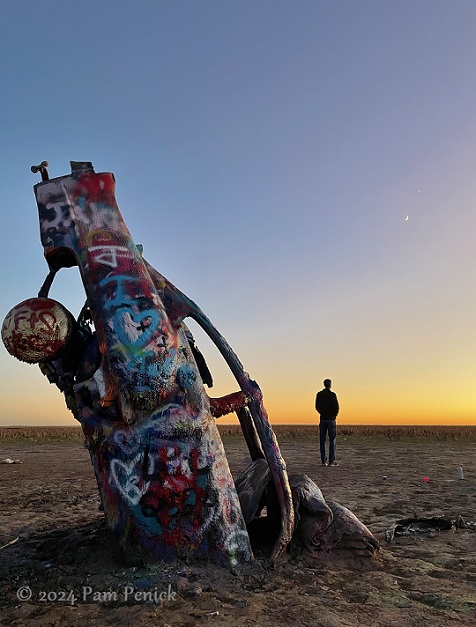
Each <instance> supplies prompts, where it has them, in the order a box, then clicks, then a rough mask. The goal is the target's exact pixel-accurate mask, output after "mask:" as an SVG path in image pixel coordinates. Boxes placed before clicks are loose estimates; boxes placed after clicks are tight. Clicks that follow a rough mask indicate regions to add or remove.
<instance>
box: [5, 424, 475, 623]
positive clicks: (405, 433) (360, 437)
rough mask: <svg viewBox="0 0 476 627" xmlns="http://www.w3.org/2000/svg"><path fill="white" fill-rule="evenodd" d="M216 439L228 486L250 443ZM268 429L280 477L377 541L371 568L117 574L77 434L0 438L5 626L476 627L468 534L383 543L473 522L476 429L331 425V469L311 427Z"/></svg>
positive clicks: (295, 561)
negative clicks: (411, 530)
mask: <svg viewBox="0 0 476 627" xmlns="http://www.w3.org/2000/svg"><path fill="white" fill-rule="evenodd" d="M220 431H221V433H222V437H223V441H224V444H225V448H226V451H227V456H228V460H229V464H230V468H231V470H232V473H233V475H234V477H237V476H238V475H239V474H240V473H241V471H242V470H244V468H245V467H246V465H247V463H248V462H249V458H248V452H247V449H246V445H245V443H244V440H243V438H242V437H241V436H240V432H239V428H238V427H235V426H229V427H228V426H221V427H220ZM275 431H276V434H277V437H278V440H279V443H280V447H281V451H282V454H283V457H284V459H285V460H286V464H287V468H288V472H290V473H306V474H308V475H309V476H310V477H311V478H312V479H313V480H314V481H315V482H316V483H317V485H318V486H319V487H320V488H321V490H322V492H323V493H324V496H325V497H326V498H329V499H332V500H335V501H337V502H339V503H341V504H342V505H345V506H346V507H348V508H349V509H350V510H352V511H353V512H354V514H355V515H356V516H357V517H358V518H359V519H360V520H361V521H362V522H363V523H364V524H365V525H366V526H367V527H368V528H369V529H370V531H371V532H372V533H373V534H374V536H375V537H376V538H377V539H378V540H379V541H380V543H381V549H380V551H379V553H378V554H377V556H376V557H374V558H373V559H369V560H364V561H362V560H356V559H354V558H353V556H352V554H349V556H348V559H347V558H342V557H340V558H339V559H335V560H333V559H327V560H317V559H312V558H309V557H306V556H303V555H301V556H299V555H287V556H285V557H284V558H283V559H282V560H281V561H280V562H279V563H277V564H276V565H275V567H274V568H273V569H271V570H267V569H265V568H264V567H263V564H262V563H261V562H260V561H259V560H256V562H255V563H254V564H253V565H251V566H249V567H247V568H243V569H237V570H232V571H228V570H226V569H221V568H217V567H214V566H212V565H210V564H196V563H192V562H191V563H180V564H167V565H158V566H153V567H152V566H149V567H141V566H130V565H129V566H126V565H124V564H123V563H121V562H120V560H119V558H118V556H117V552H116V548H115V544H114V540H113V538H111V536H110V534H109V532H108V530H107V528H106V526H105V522H104V517H103V514H102V512H101V511H99V497H98V491H97V486H96V482H95V478H94V474H93V470H92V467H91V463H90V461H89V455H88V452H87V450H86V449H85V448H84V447H83V438H82V435H81V430H80V429H79V428H74V427H64V428H59V427H44V428H36V427H30V428H0V461H3V460H5V459H13V460H19V461H20V462H22V463H18V464H1V465H0V502H1V510H0V522H1V525H0V610H1V611H0V625H5V626H6V625H8V626H10V625H12V626H22V625H26V626H30V625H31V626H33V625H40V626H43V625H45V626H46V625H48V626H63V625H64V626H67V627H79V626H82V625H89V624H95V625H98V626H100V627H101V626H106V625H117V626H119V627H120V626H126V625H136V626H138V627H145V626H149V625H150V626H154V627H162V626H164V627H165V626H169V627H192V626H194V625H217V626H218V625H226V626H232V625H233V626H251V625H258V626H263V627H265V626H266V627H267V626H273V627H280V626H283V627H284V626H286V627H287V626H290V625H296V626H305V627H339V626H341V625H342V626H349V627H355V626H357V625H363V626H373V625H378V626H393V625H395V626H399V627H400V626H401V625H404V626H405V627H411V626H415V627H416V626H418V627H426V626H428V627H430V626H431V627H447V626H452V625H463V626H468V627H469V626H470V625H475V624H476V532H474V531H472V530H471V529H470V528H467V529H456V530H453V531H439V532H434V533H429V534H428V533H426V534H413V535H410V536H400V537H396V538H395V539H394V540H393V541H392V542H390V543H387V542H386V540H385V531H386V530H387V529H389V528H390V527H391V526H392V524H393V523H395V522H396V521H397V520H399V519H405V518H410V517H431V516H444V517H446V518H455V517H456V516H462V517H463V519H464V520H465V521H467V522H470V521H476V428H472V427H467V428H466V427H453V428H451V427H414V428H410V427H409V428H406V427H346V426H339V431H338V444H337V459H338V461H339V463H340V466H339V467H336V468H328V467H322V466H321V464H320V458H319V452H318V448H319V444H318V439H317V428H316V427H304V426H303V427H299V426H280V425H278V426H276V427H275ZM459 466H461V467H462V468H463V471H464V479H463V480H462V479H460V478H458V472H457V470H458V467H459ZM18 591H19V592H18ZM29 591H31V598H28V599H27V598H26V597H27V596H28V595H29V594H30V592H29ZM167 591H168V593H169V594H168V598H165V599H164V597H166V596H167V595H166V594H165V593H166V592H167ZM154 592H155V594H156V596H157V595H158V594H159V593H160V592H164V595H162V598H163V602H160V601H159V602H156V601H158V599H156V600H154V598H153V593H154ZM17 595H18V596H17ZM18 597H20V598H18Z"/></svg>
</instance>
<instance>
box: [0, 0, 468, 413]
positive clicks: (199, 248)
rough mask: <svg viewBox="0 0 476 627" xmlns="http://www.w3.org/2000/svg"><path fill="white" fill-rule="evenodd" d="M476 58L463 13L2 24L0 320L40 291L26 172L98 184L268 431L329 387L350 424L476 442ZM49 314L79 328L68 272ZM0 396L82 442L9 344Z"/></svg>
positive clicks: (134, 14) (397, 5)
mask: <svg viewBox="0 0 476 627" xmlns="http://www.w3.org/2000/svg"><path fill="white" fill-rule="evenodd" d="M475 59H476V2H474V0H408V1H407V0H297V1H294V0H293V1H291V0H286V1H282V0H239V1H238V0H235V1H231V0H193V1H192V0H140V1H139V2H136V3H131V2H129V1H128V2H125V1H124V0H116V1H115V2H114V3H112V4H111V3H110V2H105V1H101V0H95V1H94V2H92V1H90V0H83V1H82V2H81V3H77V2H75V3H73V2H69V1H67V0H61V1H59V0H44V1H43V2H41V3H38V2H32V1H31V0H23V1H22V2H10V3H6V4H5V5H4V6H3V7H2V19H1V21H0V81H1V85H2V89H1V91H0V116H1V127H0V128H1V133H0V151H1V155H2V158H1V164H2V165H1V169H0V181H1V190H2V195H1V198H2V206H1V212H0V215H1V218H2V227H1V229H2V245H1V247H0V263H1V268H2V271H1V275H0V276H1V284H0V285H1V289H0V318H1V320H3V318H4V316H5V315H6V314H7V312H8V311H9V310H10V308H11V307H13V306H14V305H16V304H17V303H19V302H20V301H22V300H24V299H26V298H30V297H33V296H36V295H37V293H38V290H39V288H40V287H41V285H42V283H43V280H44V278H45V277H46V274H47V270H48V269H47V265H46V262H45V260H44V257H43V249H42V247H41V244H40V239H39V226H38V212H37V207H36V203H35V198H34V195H33V189H32V188H33V185H34V184H36V183H37V182H39V175H34V174H32V173H31V171H30V166H31V165H32V164H38V163H40V162H41V161H42V160H47V161H48V162H49V164H50V166H49V174H50V177H56V176H62V175H65V174H68V173H69V172H70V166H69V161H70V160H74V161H92V162H93V164H94V167H95V170H96V172H113V173H114V174H115V177H116V181H117V187H116V197H117V201H118V205H119V207H120V209H121V212H122V215H123V217H124V220H125V222H126V224H127V226H128V228H129V230H130V232H131V233H132V236H133V238H134V240H135V241H136V242H137V243H141V244H142V245H143V246H144V255H145V257H146V258H147V260H148V261H149V262H150V263H152V265H154V266H155V267H156V268H157V270H159V272H161V273H162V274H163V275H164V276H166V277H167V278H168V279H169V280H170V281H171V282H172V283H174V284H175V285H176V286H177V287H178V288H179V289H180V290H182V291H183V292H185V294H187V295H188V296H189V297H190V298H192V299H193V300H194V301H195V302H196V303H197V304H198V305H199V306H200V307H201V308H202V309H203V311H204V312H205V313H206V314H207V316H208V317H209V318H210V319H211V320H212V322H213V323H214V325H215V326H216V327H217V328H218V329H219V331H220V332H221V333H222V334H223V335H224V336H225V337H226V339H227V340H228V342H229V343H230V345H231V346H232V347H233V349H234V350H235V352H236V353H237V354H238V356H239V357H240V359H241V361H242V362H243V365H244V367H245V370H246V371H247V372H249V374H250V376H251V377H252V378H253V379H255V380H256V381H257V382H258V383H259V385H260V387H261V389H262V391H263V395H264V403H265V406H266V408H267V411H268V414H269V417H270V420H271V422H272V423H316V422H317V421H318V415H317V414H316V412H315V409H314V400H315V394H316V392H317V391H318V390H319V389H321V388H322V381H323V379H324V378H331V379H332V381H333V389H334V390H335V391H336V393H337V394H338V398H339V401H340V405H341V412H340V414H339V418H338V421H339V422H340V423H342V424H358V423H360V424H447V425H462V424H467V425H476V394H475V380H476V357H475V356H476V339H475V324H474V316H475V311H476V290H475V289H474V239H475V233H476V211H475V207H476V176H475V172H476V73H475V72H474V61H475ZM50 296H51V297H52V298H55V299H56V300H59V301H61V302H62V303H63V304H64V305H66V306H67V307H68V308H69V309H70V310H71V311H72V312H73V313H74V314H75V315H77V314H78V313H79V310H80V309H81V306H82V304H83V302H84V298H85V294H84V289H83V286H82V284H81V281H80V278H79V272H78V269H77V268H72V269H68V270H62V271H61V272H60V273H59V276H58V277H57V278H56V280H55V283H54V284H53V287H52V289H51V291H50ZM1 320H0V321H1ZM190 326H191V328H192V330H193V331H194V334H195V336H196V339H197V343H198V344H199V346H200V348H201V350H202V352H203V353H204V354H205V356H206V358H207V362H208V364H209V366H210V369H211V370H212V372H213V375H214V379H215V386H214V387H213V388H212V390H210V394H211V395H214V396H220V395H222V394H226V393H229V392H233V391H236V390H237V385H236V383H235V382H234V380H233V378H232V376H231V374H230V373H229V371H228V370H227V367H226V366H225V364H224V362H223V360H222V358H221V357H220V356H219V355H218V353H217V351H216V350H215V349H214V347H213V346H212V345H211V344H210V343H209V342H208V340H207V338H205V337H204V336H203V335H202V334H201V333H200V330H199V329H197V327H195V326H193V325H192V324H191V325H190ZM0 394H1V403H0V424H2V425H32V424H37V425H46V424H70V425H73V424H75V421H74V419H73V418H72V416H71V415H70V414H69V412H68V410H67V409H66V407H65V404H64V400H63V397H62V395H61V393H60V392H59V391H58V390H57V389H56V388H55V387H54V386H52V385H50V384H49V383H48V381H47V380H46V378H44V377H43V375H41V373H40V371H39V369H38V367H37V366H35V365H27V364H25V363H21V362H19V361H16V360H15V359H14V358H13V357H11V356H10V355H9V354H8V353H7V352H6V350H5V348H4V346H3V344H2V345H1V346H0ZM220 420H221V421H222V422H233V417H225V418H221V419H220Z"/></svg>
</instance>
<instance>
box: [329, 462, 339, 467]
mask: <svg viewBox="0 0 476 627" xmlns="http://www.w3.org/2000/svg"><path fill="white" fill-rule="evenodd" d="M338 465H339V464H338V463H337V462H332V464H329V466H338Z"/></svg>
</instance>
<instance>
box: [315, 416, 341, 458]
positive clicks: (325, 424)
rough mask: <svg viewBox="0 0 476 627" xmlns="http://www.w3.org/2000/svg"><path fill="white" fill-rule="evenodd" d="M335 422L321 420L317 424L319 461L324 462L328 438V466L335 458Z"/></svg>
mask: <svg viewBox="0 0 476 627" xmlns="http://www.w3.org/2000/svg"><path fill="white" fill-rule="evenodd" d="M336 431H337V429H336V421H335V420H321V422H320V423H319V439H320V443H321V461H322V463H323V464H324V463H325V462H326V437H327V436H329V464H332V463H333V462H334V460H335V458H336Z"/></svg>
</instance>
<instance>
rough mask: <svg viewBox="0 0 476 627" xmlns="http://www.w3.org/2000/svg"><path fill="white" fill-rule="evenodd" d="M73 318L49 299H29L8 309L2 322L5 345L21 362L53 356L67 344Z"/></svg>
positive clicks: (71, 330) (73, 324)
mask: <svg viewBox="0 0 476 627" xmlns="http://www.w3.org/2000/svg"><path fill="white" fill-rule="evenodd" d="M74 326H75V320H74V317H73V315H72V314H71V313H70V312H69V311H68V310H67V309H66V307H64V306H63V305H62V304H61V303H58V301H56V300H53V299H52V298H28V299H27V300H24V301H23V302H21V303H19V304H18V305H16V306H15V307H13V309H11V310H10V311H9V312H8V313H7V315H6V316H5V320H4V321H3V325H2V340H3V343H4V344H5V348H6V349H7V351H8V352H9V353H10V355H13V357H16V358H17V359H19V360H20V361H26V362H27V363H30V364H36V363H40V362H43V361H47V360H49V359H54V358H55V357H56V356H57V355H58V354H59V353H60V352H61V351H62V350H63V349H64V347H65V346H66V345H67V344H68V342H69V340H70V338H71V335H72V333H73V329H74Z"/></svg>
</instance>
